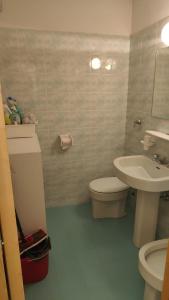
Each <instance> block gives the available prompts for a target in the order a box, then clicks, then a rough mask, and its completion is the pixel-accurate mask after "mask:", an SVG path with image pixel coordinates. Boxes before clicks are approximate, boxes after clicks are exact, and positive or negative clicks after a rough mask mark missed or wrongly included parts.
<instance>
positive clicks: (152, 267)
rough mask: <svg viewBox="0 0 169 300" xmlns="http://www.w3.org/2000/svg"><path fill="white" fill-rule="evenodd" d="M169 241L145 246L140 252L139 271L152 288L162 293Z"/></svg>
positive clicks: (155, 242) (160, 241) (165, 240)
mask: <svg viewBox="0 0 169 300" xmlns="http://www.w3.org/2000/svg"><path fill="white" fill-rule="evenodd" d="M167 245H168V239H163V240H159V241H154V242H151V243H148V244H146V245H144V246H143V247H142V248H141V249H140V251H139V271H140V273H141V275H142V277H143V278H144V280H145V281H146V283H148V284H149V285H150V286H151V287H153V288H154V289H155V290H157V291H160V292H161V291H162V285H163V278H164V270H165V260H166V253H167Z"/></svg>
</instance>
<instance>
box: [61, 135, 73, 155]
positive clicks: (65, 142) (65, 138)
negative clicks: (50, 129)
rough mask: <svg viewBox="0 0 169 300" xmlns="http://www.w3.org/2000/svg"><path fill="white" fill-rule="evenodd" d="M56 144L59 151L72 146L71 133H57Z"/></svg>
mask: <svg viewBox="0 0 169 300" xmlns="http://www.w3.org/2000/svg"><path fill="white" fill-rule="evenodd" d="M58 144H59V147H60V150H61V151H66V150H68V149H69V148H70V147H72V146H73V137H72V135H71V134H69V133H66V134H59V135H58Z"/></svg>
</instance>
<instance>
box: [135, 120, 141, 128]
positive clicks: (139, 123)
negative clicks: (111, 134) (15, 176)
mask: <svg viewBox="0 0 169 300" xmlns="http://www.w3.org/2000/svg"><path fill="white" fill-rule="evenodd" d="M137 125H139V126H141V125H142V121H141V120H140V119H137V120H134V121H133V127H136V126H137Z"/></svg>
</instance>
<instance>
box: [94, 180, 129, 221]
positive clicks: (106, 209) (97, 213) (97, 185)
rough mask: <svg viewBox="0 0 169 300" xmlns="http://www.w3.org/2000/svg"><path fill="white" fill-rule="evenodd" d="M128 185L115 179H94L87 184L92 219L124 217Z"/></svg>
mask: <svg viewBox="0 0 169 300" xmlns="http://www.w3.org/2000/svg"><path fill="white" fill-rule="evenodd" d="M128 189H129V187H128V185H126V184H125V183H123V182H122V181H120V180H119V179H118V178H117V177H106V178H99V179H95V180H93V181H91V182H90V184H89V191H90V196H91V200H92V212H93V217H94V218H96V219H97V218H121V217H123V216H125V215H126V211H125V206H126V198H127V193H128Z"/></svg>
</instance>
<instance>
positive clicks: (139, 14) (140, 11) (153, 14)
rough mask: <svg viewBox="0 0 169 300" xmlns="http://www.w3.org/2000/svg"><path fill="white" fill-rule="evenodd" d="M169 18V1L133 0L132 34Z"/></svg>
mask: <svg viewBox="0 0 169 300" xmlns="http://www.w3.org/2000/svg"><path fill="white" fill-rule="evenodd" d="M168 16H169V1H168V0H133V18H132V33H134V32H137V31H139V30H141V29H143V28H145V27H147V26H149V25H151V24H153V23H155V22H157V21H159V20H161V19H163V18H165V17H168Z"/></svg>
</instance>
